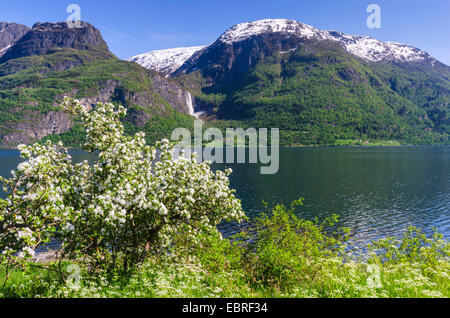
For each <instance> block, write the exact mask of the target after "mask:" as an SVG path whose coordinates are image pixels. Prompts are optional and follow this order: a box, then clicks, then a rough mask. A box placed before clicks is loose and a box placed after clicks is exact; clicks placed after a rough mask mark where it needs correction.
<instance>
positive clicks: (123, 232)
mask: <svg viewBox="0 0 450 318" xmlns="http://www.w3.org/2000/svg"><path fill="white" fill-rule="evenodd" d="M63 106H64V108H65V109H66V110H67V111H68V112H70V113H72V114H73V115H75V116H78V117H80V120H81V122H82V123H83V125H84V126H85V129H86V143H85V144H84V146H83V149H84V150H86V151H88V152H94V153H96V154H97V157H98V159H97V161H96V162H95V163H94V164H92V165H90V164H88V162H82V163H79V164H72V162H71V158H70V155H69V154H68V152H67V149H66V148H64V147H63V146H62V145H61V144H53V143H52V142H50V141H47V142H46V143H44V144H34V145H31V146H25V145H21V146H19V150H20V151H21V156H22V157H23V158H24V159H25V161H24V162H22V163H21V164H20V165H19V166H18V168H17V170H15V171H13V172H12V177H11V178H10V179H5V178H1V181H3V183H4V190H5V192H6V193H7V194H8V197H7V199H6V200H0V209H1V210H0V251H1V254H0V264H1V265H2V266H3V267H4V268H6V270H10V269H13V268H15V267H18V266H19V267H20V266H24V265H27V264H29V263H27V262H26V260H29V259H31V258H32V257H33V256H34V250H35V249H36V248H37V247H39V246H41V245H43V244H45V243H48V242H50V241H51V240H59V241H60V242H61V249H60V257H61V259H63V258H68V259H76V260H77V261H78V262H81V263H82V264H84V265H85V268H86V269H89V270H90V271H91V272H96V271H98V270H100V271H107V272H109V273H112V272H114V271H120V272H123V273H127V272H130V271H132V270H133V269H134V267H135V266H136V265H138V264H140V263H142V262H143V261H144V260H146V259H147V258H148V257H149V256H150V255H153V254H155V253H156V254H157V253H161V252H162V251H164V250H165V249H166V248H167V247H168V246H170V244H172V239H173V237H174V236H175V235H178V236H183V237H184V238H185V239H186V240H191V241H192V242H195V241H196V240H197V238H198V237H199V236H200V235H201V234H202V233H203V232H204V233H217V229H216V225H217V224H218V223H220V222H221V221H223V220H234V221H240V220H242V218H243V217H244V212H243V211H242V208H241V204H240V201H239V200H238V199H236V198H235V196H234V191H233V190H231V189H230V188H229V180H228V175H229V174H230V173H231V170H227V171H225V172H223V171H217V172H213V171H212V170H211V169H210V163H209V162H202V163H198V162H197V161H196V159H195V156H192V158H190V159H186V158H184V157H183V156H180V157H179V158H174V157H173V155H172V153H173V148H172V146H171V145H170V144H169V142H168V141H167V140H164V141H162V142H160V143H158V144H157V145H156V147H151V146H148V145H146V143H145V139H144V134H143V133H137V134H136V135H135V136H134V137H127V136H125V135H124V128H123V125H122V124H121V122H120V118H121V117H123V116H124V115H125V113H126V110H125V109H124V108H123V107H121V106H119V108H118V109H116V108H115V107H114V105H112V104H103V103H99V104H98V105H97V106H96V107H95V109H94V110H93V111H88V110H87V109H86V108H85V107H84V106H83V105H81V104H80V103H79V102H78V101H77V100H72V99H69V98H66V99H65V102H64V104H63Z"/></svg>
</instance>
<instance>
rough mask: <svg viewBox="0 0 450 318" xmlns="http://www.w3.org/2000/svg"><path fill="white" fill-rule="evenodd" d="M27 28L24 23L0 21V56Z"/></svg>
mask: <svg viewBox="0 0 450 318" xmlns="http://www.w3.org/2000/svg"><path fill="white" fill-rule="evenodd" d="M29 30H30V28H29V27H27V26H26V25H22V24H17V23H8V22H0V57H2V56H3V55H4V54H5V52H6V51H7V50H8V49H9V48H10V47H11V46H13V45H14V43H16V42H17V41H18V40H19V39H20V38H21V37H23V36H24V35H25V34H26V33H27V32H28V31H29Z"/></svg>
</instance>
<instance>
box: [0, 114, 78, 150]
mask: <svg viewBox="0 0 450 318" xmlns="http://www.w3.org/2000/svg"><path fill="white" fill-rule="evenodd" d="M72 126H73V122H72V120H71V118H70V116H69V115H68V114H66V113H64V112H62V111H59V112H55V111H51V112H49V113H47V114H36V115H34V116H33V115H32V114H30V116H28V117H27V118H23V121H21V122H19V123H17V124H16V125H14V126H12V127H11V128H12V129H13V130H14V132H12V133H9V134H6V135H4V136H2V135H0V138H1V140H2V145H3V146H12V145H17V144H21V143H30V142H33V141H36V140H40V139H42V138H44V137H46V136H49V135H52V134H61V133H63V132H65V131H68V130H69V129H70V128H71V127H72Z"/></svg>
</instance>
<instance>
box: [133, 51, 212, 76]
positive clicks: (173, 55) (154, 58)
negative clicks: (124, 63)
mask: <svg viewBox="0 0 450 318" xmlns="http://www.w3.org/2000/svg"><path fill="white" fill-rule="evenodd" d="M203 48H204V46H191V47H179V48H174V49H167V50H156V51H151V52H148V53H144V54H140V55H136V56H133V57H131V58H129V59H128V61H130V62H136V63H137V64H139V65H141V66H143V67H145V68H148V69H151V70H155V71H157V72H160V73H164V74H171V73H173V72H175V71H176V70H177V69H178V68H179V67H180V66H181V65H183V63H184V62H185V61H186V60H187V59H189V58H190V57H191V56H192V55H194V54H195V53H196V52H198V51H200V50H201V49H203Z"/></svg>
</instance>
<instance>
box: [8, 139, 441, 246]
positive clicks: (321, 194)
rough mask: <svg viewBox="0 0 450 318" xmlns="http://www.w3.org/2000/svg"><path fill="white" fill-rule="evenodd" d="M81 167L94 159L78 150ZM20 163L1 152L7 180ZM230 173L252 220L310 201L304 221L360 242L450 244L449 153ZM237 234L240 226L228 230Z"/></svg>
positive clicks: (301, 154) (315, 161)
mask: <svg viewBox="0 0 450 318" xmlns="http://www.w3.org/2000/svg"><path fill="white" fill-rule="evenodd" d="M70 152H71V155H72V157H73V159H74V161H77V162H79V161H82V160H89V159H93V157H92V155H89V154H86V153H84V152H82V151H80V150H71V151H70ZM19 162H20V158H19V154H18V152H17V151H15V150H0V174H1V175H2V176H8V175H9V173H10V170H11V169H13V168H15V167H16V166H17V164H18V163H19ZM225 167H231V168H232V169H233V174H232V175H231V177H230V180H231V187H232V188H234V189H236V195H237V196H238V197H239V198H240V199H241V200H242V205H243V208H244V210H245V211H246V213H247V215H248V216H250V217H255V216H257V215H259V214H260V213H262V212H263V211H264V205H263V203H262V201H263V200H264V201H266V202H268V203H269V206H271V205H272V206H273V205H275V204H277V203H285V204H288V203H289V202H291V201H292V200H295V199H297V198H299V197H303V198H305V201H304V205H303V206H302V207H300V208H299V209H298V210H297V214H298V215H299V216H301V217H303V218H306V219H313V218H315V217H318V218H319V220H320V219H323V218H324V217H326V216H330V215H332V214H338V215H340V220H341V221H340V225H342V226H347V227H350V228H351V229H352V233H353V235H354V236H353V238H354V240H355V241H357V242H361V243H362V242H368V241H370V240H372V239H375V238H379V237H383V236H389V235H397V234H399V233H400V232H402V231H404V230H405V229H406V228H407V227H408V226H416V227H419V228H421V229H423V230H424V231H425V232H426V233H428V234H431V233H432V232H433V228H435V227H437V228H438V229H439V232H441V233H442V234H444V237H445V238H447V239H450V147H448V146H443V147H342V148H340V147H337V148H328V147H323V148H321V147H320V148H281V149H280V169H279V171H278V173H277V174H275V175H261V174H260V165H258V164H214V165H213V168H214V169H224V168H225ZM220 228H221V230H222V231H225V232H227V231H228V232H234V230H236V227H235V226H234V225H222V226H221V227H220Z"/></svg>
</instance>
